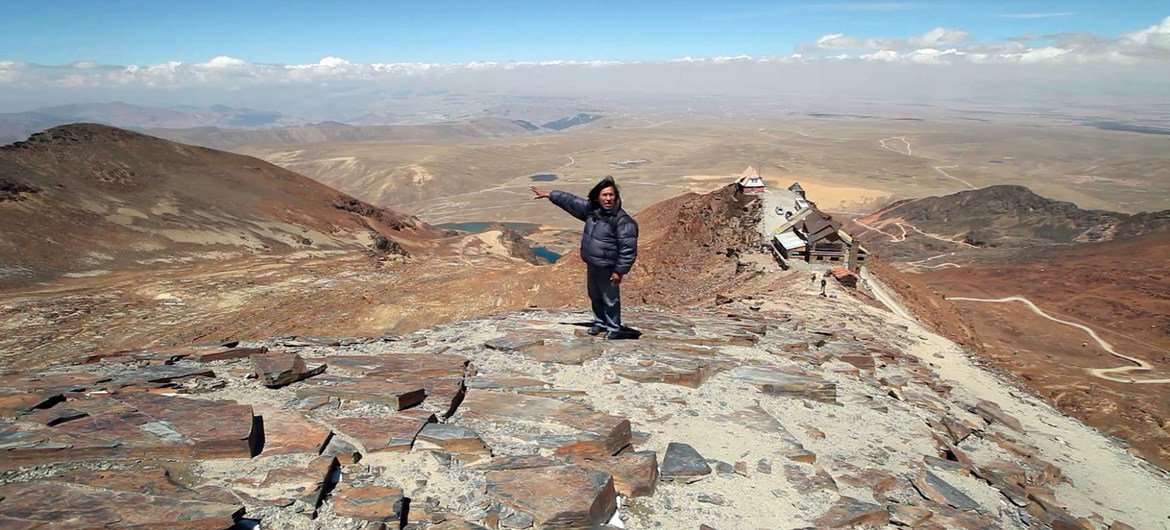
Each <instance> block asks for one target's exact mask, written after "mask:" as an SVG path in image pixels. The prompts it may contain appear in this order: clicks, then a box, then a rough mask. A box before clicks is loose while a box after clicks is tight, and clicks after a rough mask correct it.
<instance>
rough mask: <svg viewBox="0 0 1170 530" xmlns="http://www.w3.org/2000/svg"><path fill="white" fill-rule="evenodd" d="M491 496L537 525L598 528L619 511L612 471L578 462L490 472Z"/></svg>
mask: <svg viewBox="0 0 1170 530" xmlns="http://www.w3.org/2000/svg"><path fill="white" fill-rule="evenodd" d="M485 478H486V479H487V495H488V496H489V497H491V498H493V499H495V500H497V501H499V502H500V503H502V504H504V505H505V506H508V507H509V508H511V509H512V510H515V511H517V512H520V513H523V514H526V515H528V516H530V517H532V519H533V523H534V524H535V526H536V528H596V527H598V526H600V525H602V524H604V523H605V522H606V521H609V519H610V518H611V517H612V516H613V513H614V512H615V511H617V491H616V490H615V489H614V486H613V478H611V477H610V475H609V474H607V473H603V472H600V471H594V470H591V469H586V468H583V467H580V466H575V465H560V466H552V467H540V468H527V469H511V470H504V471H489V472H488V473H487V474H486V475H485Z"/></svg>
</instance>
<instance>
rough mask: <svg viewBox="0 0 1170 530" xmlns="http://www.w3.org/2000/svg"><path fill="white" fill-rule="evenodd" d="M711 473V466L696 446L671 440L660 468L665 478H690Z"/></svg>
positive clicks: (661, 474)
mask: <svg viewBox="0 0 1170 530" xmlns="http://www.w3.org/2000/svg"><path fill="white" fill-rule="evenodd" d="M710 474H711V466H710V465H708V464H707V461H706V460H705V459H703V455H700V454H699V452H698V451H696V450H695V448H694V447H691V446H690V445H687V444H684V443H679V442H670V444H669V445H667V446H666V454H665V455H664V456H663V457H662V468H661V470H660V476H661V477H662V478H663V479H668V480H674V479H689V478H695V477H701V476H704V475H710Z"/></svg>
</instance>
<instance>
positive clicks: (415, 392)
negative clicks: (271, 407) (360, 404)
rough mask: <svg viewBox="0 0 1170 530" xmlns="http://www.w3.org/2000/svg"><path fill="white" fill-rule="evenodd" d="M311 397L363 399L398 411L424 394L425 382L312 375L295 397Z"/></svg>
mask: <svg viewBox="0 0 1170 530" xmlns="http://www.w3.org/2000/svg"><path fill="white" fill-rule="evenodd" d="M313 396H325V397H336V398H338V399H342V400H353V401H364V402H367V403H378V404H382V405H387V406H389V407H393V408H395V409H397V410H402V409H406V408H410V407H413V406H415V405H418V404H419V403H422V401H423V399H425V398H426V397H427V392H426V389H425V388H424V384H423V383H422V382H419V381H415V382H410V383H401V382H398V381H387V380H386V379H385V378H383V377H360V378H350V377H330V376H328V375H326V376H321V377H315V378H313V379H311V380H309V381H307V384H305V385H302V386H300V387H299V388H297V397H298V398H307V397H313Z"/></svg>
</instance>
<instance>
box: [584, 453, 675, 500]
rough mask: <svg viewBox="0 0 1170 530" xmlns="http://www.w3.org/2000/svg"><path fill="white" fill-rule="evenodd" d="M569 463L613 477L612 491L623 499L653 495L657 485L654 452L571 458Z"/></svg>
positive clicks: (656, 464)
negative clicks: (623, 497) (614, 490)
mask: <svg viewBox="0 0 1170 530" xmlns="http://www.w3.org/2000/svg"><path fill="white" fill-rule="evenodd" d="M569 461H570V462H572V463H574V464H577V465H580V466H582V467H586V468H589V469H593V470H597V471H601V472H604V473H609V474H610V475H612V476H613V485H614V489H616V490H617V492H618V495H622V496H625V497H648V496H650V495H654V489H655V488H656V487H657V485H658V454H657V453H655V452H654V451H626V452H623V453H621V454H618V455H615V456H608V457H600V456H586V457H572V458H570V459H569Z"/></svg>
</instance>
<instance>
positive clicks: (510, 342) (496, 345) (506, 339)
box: [483, 334, 544, 352]
mask: <svg viewBox="0 0 1170 530" xmlns="http://www.w3.org/2000/svg"><path fill="white" fill-rule="evenodd" d="M543 344H544V339H535V338H532V337H525V336H521V335H514V334H512V335H505V336H503V337H500V338H498V339H492V340H489V341H487V342H485V343H483V345H484V346H486V347H487V348H488V349H491V350H499V351H505V352H514V351H521V350H524V349H526V348H531V347H534V346H540V345H543Z"/></svg>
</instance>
